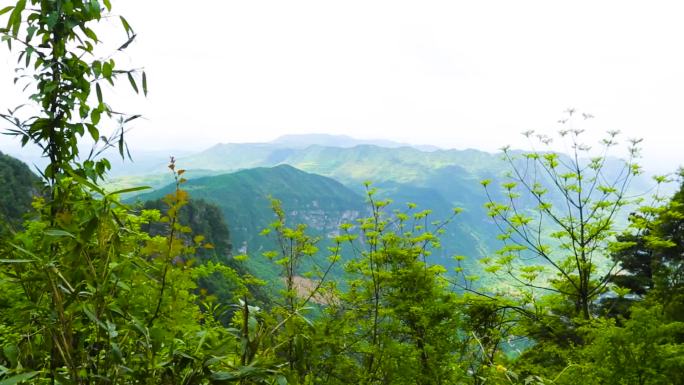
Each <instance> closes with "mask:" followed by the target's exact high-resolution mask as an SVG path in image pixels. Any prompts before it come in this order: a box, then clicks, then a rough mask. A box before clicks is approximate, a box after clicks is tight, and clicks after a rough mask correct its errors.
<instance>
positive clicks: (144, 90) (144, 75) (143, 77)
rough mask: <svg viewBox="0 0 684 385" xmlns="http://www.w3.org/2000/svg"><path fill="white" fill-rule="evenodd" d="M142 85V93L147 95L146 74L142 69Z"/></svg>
mask: <svg viewBox="0 0 684 385" xmlns="http://www.w3.org/2000/svg"><path fill="white" fill-rule="evenodd" d="M142 87H143V93H144V94H145V96H147V74H146V73H145V71H143V74H142Z"/></svg>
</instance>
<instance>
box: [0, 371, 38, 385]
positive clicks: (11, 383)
mask: <svg viewBox="0 0 684 385" xmlns="http://www.w3.org/2000/svg"><path fill="white" fill-rule="evenodd" d="M38 374H40V372H28V373H22V374H17V375H16V376H13V377H10V378H5V379H4V380H2V381H0V385H15V384H18V383H20V382H24V381H26V380H30V379H31V378H33V377H35V376H37V375H38Z"/></svg>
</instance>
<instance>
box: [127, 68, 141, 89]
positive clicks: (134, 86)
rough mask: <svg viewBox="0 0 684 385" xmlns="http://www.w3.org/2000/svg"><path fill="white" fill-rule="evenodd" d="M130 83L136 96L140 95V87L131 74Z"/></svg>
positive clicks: (129, 74) (129, 76)
mask: <svg viewBox="0 0 684 385" xmlns="http://www.w3.org/2000/svg"><path fill="white" fill-rule="evenodd" d="M128 81H129V82H131V87H133V90H134V91H135V93H136V94H138V93H140V92H139V91H138V85H137V84H135V79H134V78H133V75H132V74H131V73H130V72H129V73H128Z"/></svg>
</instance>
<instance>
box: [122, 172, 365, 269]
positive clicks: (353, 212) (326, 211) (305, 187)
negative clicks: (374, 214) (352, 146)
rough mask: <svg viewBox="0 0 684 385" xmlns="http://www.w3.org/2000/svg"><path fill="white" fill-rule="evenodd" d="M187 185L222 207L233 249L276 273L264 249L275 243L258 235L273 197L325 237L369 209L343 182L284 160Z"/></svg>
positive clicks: (291, 218) (269, 218)
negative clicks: (271, 164) (303, 169)
mask: <svg viewBox="0 0 684 385" xmlns="http://www.w3.org/2000/svg"><path fill="white" fill-rule="evenodd" d="M187 174H188V175H191V174H192V172H188V173H187ZM183 188H184V189H185V190H186V191H188V193H189V194H190V195H191V196H192V197H193V199H201V200H206V201H207V202H209V203H212V204H214V205H216V206H218V207H219V208H220V209H221V212H222V214H223V216H224V217H225V218H226V219H227V221H228V223H229V228H230V236H231V242H232V245H233V246H232V247H233V252H234V253H235V254H245V253H246V254H250V255H253V256H256V258H254V259H253V260H252V261H251V263H253V264H255V267H256V268H258V269H260V270H261V272H262V273H264V274H266V275H270V274H272V269H273V267H272V266H269V267H264V265H265V264H264V263H263V262H265V261H264V260H263V258H261V253H263V252H264V251H266V250H270V249H272V248H274V247H275V245H274V244H273V241H272V240H271V239H269V238H268V237H264V236H261V235H260V232H261V231H262V230H263V229H265V228H266V227H268V225H269V224H271V223H272V222H273V221H274V220H275V215H274V213H273V210H272V209H271V202H270V200H269V197H273V198H277V199H278V200H280V201H281V202H282V204H283V209H284V210H285V211H286V214H287V216H288V222H289V223H290V224H295V223H304V224H307V225H308V226H309V229H310V231H311V232H312V234H315V235H317V236H320V237H323V238H327V236H329V235H332V234H336V233H337V232H338V231H339V226H340V225H341V224H342V223H345V222H351V221H354V220H355V219H356V218H359V217H360V216H362V215H363V214H365V212H366V208H365V204H364V199H363V198H362V197H361V196H360V195H358V194H356V193H355V192H353V191H351V190H350V189H348V188H346V187H345V186H343V185H342V184H340V183H339V182H336V181H334V180H332V179H330V178H326V177H322V176H320V175H315V174H310V173H306V172H303V171H300V170H297V169H295V168H294V167H291V166H286V165H281V166H277V167H273V168H255V169H249V170H243V171H238V172H235V173H231V174H223V175H217V176H210V177H202V178H196V179H190V180H189V181H188V182H187V183H186V184H185V185H184V187H183ZM174 189H175V185H168V186H166V187H163V188H161V189H158V190H156V191H154V192H150V193H146V194H142V195H140V196H137V197H136V198H135V199H138V200H142V201H146V200H155V199H158V198H160V197H163V196H164V195H166V194H169V193H171V192H173V191H174ZM263 269H267V270H263Z"/></svg>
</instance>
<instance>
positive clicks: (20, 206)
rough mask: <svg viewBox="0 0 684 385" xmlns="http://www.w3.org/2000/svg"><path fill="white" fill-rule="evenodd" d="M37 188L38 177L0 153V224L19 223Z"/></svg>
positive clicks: (21, 164) (23, 165) (18, 162)
mask: <svg viewBox="0 0 684 385" xmlns="http://www.w3.org/2000/svg"><path fill="white" fill-rule="evenodd" d="M38 187H39V179H38V177H37V176H36V175H35V174H33V173H32V172H31V170H30V169H29V167H28V166H27V165H26V164H24V163H22V162H21V161H19V160H17V159H15V158H12V157H11V156H9V155H5V154H3V153H0V222H2V223H3V224H8V225H10V226H16V225H17V224H19V223H21V220H22V217H23V215H24V214H26V212H28V211H29V209H30V208H31V200H32V199H33V195H35V194H36V193H37V192H38ZM2 227H4V226H2ZM2 227H0V231H2Z"/></svg>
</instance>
